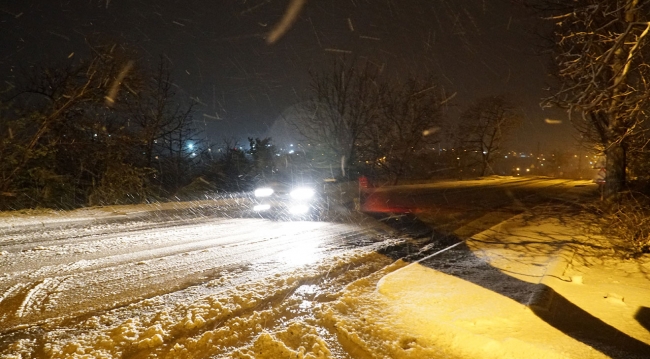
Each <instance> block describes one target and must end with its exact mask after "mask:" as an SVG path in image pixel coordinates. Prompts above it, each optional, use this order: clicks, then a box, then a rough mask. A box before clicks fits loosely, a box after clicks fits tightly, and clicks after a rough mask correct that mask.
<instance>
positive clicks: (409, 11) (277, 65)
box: [0, 0, 573, 150]
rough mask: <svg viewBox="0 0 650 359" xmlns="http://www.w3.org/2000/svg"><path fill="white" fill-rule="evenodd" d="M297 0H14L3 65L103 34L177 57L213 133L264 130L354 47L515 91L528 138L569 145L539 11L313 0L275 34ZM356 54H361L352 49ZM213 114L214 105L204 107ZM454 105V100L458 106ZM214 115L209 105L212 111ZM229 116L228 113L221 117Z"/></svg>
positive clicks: (455, 88) (3, 37) (5, 71)
mask: <svg viewBox="0 0 650 359" xmlns="http://www.w3.org/2000/svg"><path fill="white" fill-rule="evenodd" d="M288 3H289V0H230V1H227V0H182V1H178V0H110V1H107V0H68V1H62V0H31V1H30V0H3V1H2V2H1V3H0V49H2V51H1V52H0V76H2V77H4V79H3V80H7V81H9V82H11V81H12V78H11V76H12V74H13V73H15V70H14V68H15V67H20V66H27V65H29V64H30V63H34V62H42V61H50V62H64V61H67V60H66V59H67V57H68V55H69V54H70V53H72V52H74V53H75V54H81V53H83V52H84V51H87V45H86V44H85V41H84V39H85V38H86V37H94V36H97V35H98V34H101V35H102V36H108V37H110V38H112V39H118V40H120V41H123V42H124V43H127V44H129V45H130V46H132V47H135V48H136V49H137V51H138V52H139V53H140V55H141V56H142V58H143V59H144V60H146V61H151V62H152V63H155V62H156V61H157V58H158V56H159V54H161V53H162V54H164V55H165V56H166V57H167V58H168V59H170V60H171V62H172V65H173V69H174V78H175V82H176V83H177V84H178V86H179V88H180V90H181V91H179V93H180V95H182V96H186V97H192V98H198V99H199V100H200V101H201V103H202V104H201V105H200V106H199V108H198V111H197V116H196V118H197V120H200V121H201V122H202V123H205V125H206V126H207V127H206V128H207V133H208V134H209V135H210V137H211V139H212V140H214V141H219V140H220V139H221V138H224V137H229V136H233V135H234V136H237V137H245V136H249V135H257V136H263V135H265V134H266V131H267V130H268V129H269V128H270V127H271V126H272V125H273V123H274V121H275V119H276V118H277V117H278V115H279V114H280V113H282V111H283V110H285V109H286V108H288V107H289V106H291V105H292V104H295V103H296V102H297V101H298V100H299V96H300V95H301V94H302V93H303V92H304V89H305V87H306V84H307V82H308V71H309V70H310V69H315V70H317V69H319V68H322V66H323V65H324V64H325V63H326V62H327V61H328V60H331V58H332V57H334V56H341V53H340V52H336V51H333V50H344V51H349V52H351V55H352V56H358V57H361V58H367V59H369V60H370V61H373V62H374V63H377V64H379V65H383V66H384V68H385V69H386V70H387V71H389V73H391V74H397V75H399V74H406V73H407V72H415V73H425V72H428V73H433V74H434V75H436V76H437V78H438V79H439V82H440V83H441V84H442V85H443V86H445V88H447V89H448V91H449V92H457V96H456V98H455V102H456V104H458V105H459V106H462V105H464V104H466V103H467V102H469V101H471V100H472V99H474V98H476V97H479V96H486V95H496V94H502V93H506V94H509V95H511V97H512V98H513V99H514V100H515V101H516V102H517V103H518V104H520V105H521V106H522V108H523V110H524V111H525V114H526V120H525V123H524V125H523V127H522V129H521V131H520V132H519V133H518V135H517V148H520V149H522V150H535V149H536V148H537V144H538V143H540V144H541V148H542V149H543V150H552V149H554V148H558V147H566V145H564V144H565V143H570V142H572V141H573V139H572V135H573V130H572V127H571V126H570V124H568V122H567V121H566V120H564V121H563V123H562V124H559V125H557V124H556V125H549V124H547V123H545V122H544V119H545V118H553V119H560V120H563V119H564V117H566V116H565V115H564V113H563V112H560V111H549V110H542V109H541V108H540V107H539V102H540V99H541V98H542V97H544V96H545V94H546V93H545V92H544V91H543V88H544V87H545V79H546V78H545V74H544V73H545V69H544V64H545V61H547V60H546V59H545V58H544V57H541V56H538V55H536V53H538V51H539V48H538V47H537V46H538V43H539V40H538V38H536V37H535V36H534V35H532V34H531V32H530V30H532V28H533V27H534V26H536V25H537V24H538V21H539V20H537V18H536V17H535V16H533V15H529V14H526V12H525V11H524V10H523V9H521V8H520V7H519V6H518V5H513V2H512V1H510V0H483V1H478V0H400V1H398V0H308V1H307V3H306V5H305V6H304V8H303V9H302V11H301V13H300V16H299V18H298V20H297V21H296V22H295V23H294V25H293V26H292V27H291V29H290V30H289V31H288V32H287V33H286V34H285V36H284V37H282V38H281V39H280V40H279V41H278V42H276V43H275V44H273V45H268V44H267V43H266V42H265V40H264V37H265V36H266V33H267V32H268V31H269V30H270V29H271V28H272V27H273V25H274V24H275V23H276V22H277V21H279V20H280V18H281V17H282V15H283V13H284V11H285V9H286V7H287V5H288ZM348 56H350V55H348ZM204 114H205V115H204ZM450 114H454V112H453V111H452V112H450ZM208 116H209V117H208ZM213 117H218V118H219V119H218V120H215V119H213Z"/></svg>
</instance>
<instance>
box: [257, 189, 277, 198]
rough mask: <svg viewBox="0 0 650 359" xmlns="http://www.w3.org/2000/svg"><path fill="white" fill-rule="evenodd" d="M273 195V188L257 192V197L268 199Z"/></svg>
mask: <svg viewBox="0 0 650 359" xmlns="http://www.w3.org/2000/svg"><path fill="white" fill-rule="evenodd" d="M272 194H273V188H268V187H262V188H258V189H256V190H255V197H268V196H270V195H272Z"/></svg>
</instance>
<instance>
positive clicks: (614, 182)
mask: <svg viewBox="0 0 650 359" xmlns="http://www.w3.org/2000/svg"><path fill="white" fill-rule="evenodd" d="M605 155H606V157H607V164H606V166H605V170H606V171H607V176H606V180H605V181H606V182H605V188H604V190H605V192H604V197H605V198H606V199H609V200H616V198H617V195H618V194H619V193H620V192H621V191H622V190H623V188H624V187H625V180H626V179H625V168H626V166H627V164H626V156H625V155H626V154H625V146H624V145H623V144H621V143H618V142H616V143H612V144H610V145H609V147H608V148H607V149H606V150H605Z"/></svg>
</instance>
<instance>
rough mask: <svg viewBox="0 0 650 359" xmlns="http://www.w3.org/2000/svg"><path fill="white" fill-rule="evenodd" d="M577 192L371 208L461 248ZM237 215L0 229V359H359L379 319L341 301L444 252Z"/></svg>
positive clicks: (366, 229) (523, 184)
mask: <svg viewBox="0 0 650 359" xmlns="http://www.w3.org/2000/svg"><path fill="white" fill-rule="evenodd" d="M585 185H586V184H585V183H582V182H570V181H564V180H547V179H533V180H521V179H489V180H482V181H475V182H471V181H465V182H450V183H445V184H436V185H427V184H425V185H418V186H403V188H400V187H396V188H394V189H391V190H390V191H378V192H377V193H378V194H379V196H381V197H378V198H382V201H383V202H384V203H397V204H399V206H400V207H404V206H406V205H408V206H410V207H413V209H414V211H415V212H416V213H418V218H421V219H424V220H426V221H428V223H427V225H428V226H432V227H438V226H439V225H440V226H443V227H444V225H447V227H450V228H453V229H454V230H456V229H457V228H458V230H456V232H455V233H463V236H470V235H473V234H475V233H478V232H480V231H483V230H485V229H487V228H489V227H491V226H493V225H495V224H496V223H498V222H500V221H503V220H506V219H507V218H510V217H512V216H513V215H514V214H516V213H520V212H521V207H522V205H529V204H528V203H529V202H530V203H532V204H535V203H540V202H544V201H547V200H548V199H549V198H556V197H557V196H558V195H559V194H564V193H569V192H567V191H569V190H570V189H573V190H575V189H578V190H580V189H582V188H587V187H583V186H585ZM410 187H413V188H410ZM405 190H408V191H409V192H405ZM400 192H404V193H400ZM566 198H569V197H566ZM450 199H453V201H449V200H450ZM238 201H240V199H238V198H231V199H228V200H221V201H210V200H208V201H201V202H196V203H175V204H165V205H162V204H156V205H148V206H124V207H119V208H118V207H111V208H95V209H93V208H90V209H82V210H78V211H73V212H63V213H59V212H53V213H38V214H33V213H30V212H27V213H11V214H8V215H4V214H3V215H0V268H2V272H0V358H2V359H5V358H6V359H15V358H21V359H23V358H249V359H250V358H288V357H300V358H350V357H352V358H357V357H358V358H365V357H367V356H368V353H369V352H372V350H370V348H371V347H372V348H380V347H381V348H383V346H381V345H379V342H376V341H370V342H368V341H367V340H366V341H365V342H364V341H363V340H362V339H360V338H361V337H360V335H361V334H359V333H362V332H363V333H365V334H367V335H369V338H370V337H373V338H375V337H376V338H380V339H374V340H379V341H383V340H385V339H386V338H390V335H391V334H390V333H392V331H390V330H387V328H390V327H391V326H392V325H393V324H392V322H389V321H385V320H384V319H385V318H384V317H386V318H389V317H390V316H386V315H385V314H387V313H381V312H380V310H379V309H377V310H379V312H378V313H375V314H374V316H373V318H369V317H366V316H365V314H363V313H365V312H363V311H359V310H358V308H359V303H358V299H357V298H356V297H355V294H354V293H355V292H354V290H351V289H350V288H352V289H354V288H363V290H364V291H365V292H367V293H371V294H372V293H375V288H376V285H377V282H378V281H379V280H380V279H381V278H382V276H384V275H385V274H387V273H390V272H391V271H393V270H396V269H397V268H399V267H400V266H402V265H403V263H405V262H403V261H398V262H395V259H397V258H402V257H405V256H409V257H410V258H415V257H414V256H413V255H414V254H417V253H419V254H420V255H422V254H424V252H422V251H423V250H424V248H427V249H426V251H429V252H431V251H434V250H437V249H436V248H437V246H439V245H444V243H445V241H444V237H445V236H444V235H443V236H442V237H441V238H442V239H443V240H442V241H440V243H438V242H437V239H435V238H434V237H435V236H434V237H432V236H430V235H424V236H422V237H417V236H415V237H404V236H403V235H400V234H399V233H400V232H395V231H393V230H391V229H390V228H389V227H387V226H385V225H384V224H383V223H389V222H391V220H390V219H391V218H393V217H388V218H386V219H387V220H383V219H382V221H375V220H372V219H370V218H369V217H367V216H365V215H362V214H359V213H354V212H348V213H347V214H346V215H345V216H339V217H345V220H344V221H343V222H339V223H330V222H311V221H271V220H265V219H259V218H237V216H236V215H235V214H236V213H237V208H242V206H241V203H238ZM399 201H401V202H399ZM165 206H171V208H166V207H165ZM460 214H462V215H460ZM394 218H395V220H396V221H402V220H406V219H408V218H410V217H407V216H394ZM414 219H417V218H414ZM445 221H446V222H445ZM405 223H407V224H409V225H412V224H414V223H412V224H411V223H410V222H408V221H406V222H405ZM420 224H421V225H423V226H424V227H427V226H425V225H424V224H422V223H421V222H420ZM397 227H399V226H397ZM460 227H462V228H460ZM436 230H437V229H436ZM408 232H409V231H407V232H403V233H408ZM425 232H426V231H425ZM425 232H423V233H425ZM431 239H434V242H430V240H431ZM434 244H435V245H434ZM432 245H433V246H432ZM400 263H401V264H400ZM365 292H364V293H365ZM346 293H347V295H346ZM351 293H352V294H351ZM355 313H356V314H355ZM348 314H349V315H352V317H354V319H349V318H348ZM352 317H351V318H352ZM371 319H372V320H371ZM371 322H373V323H375V325H374V326H368V327H367V328H366V324H369V323H371ZM382 328H383V329H382ZM365 334H364V335H365ZM381 338H383V339H381ZM366 339H367V338H366ZM386 340H387V339H386ZM407 342H408V340H407ZM368 343H374V344H368ZM391 343H392V342H391ZM391 343H389V344H390V345H389V346H391V347H395V348H398V349H399V348H402V349H400V350H406V349H408V348H410V346H409V345H406V346H405V344H404V345H403V344H402V343H401V342H395V343H392V344H391ZM409 343H410V342H409ZM387 345H388V344H387ZM364 348H365V349H364ZM369 350H370V351H369ZM377 350H379V349H377ZM379 351H380V352H381V350H379ZM407 352H408V350H407ZM405 353H406V352H405ZM409 353H410V352H409ZM406 354H408V353H406ZM411 354H413V355H415V356H413V355H412V356H411V357H417V355H416V354H417V353H415V352H413V353H411ZM406 357H409V356H408V355H407V356H406Z"/></svg>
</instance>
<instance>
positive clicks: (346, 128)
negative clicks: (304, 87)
mask: <svg viewBox="0 0 650 359" xmlns="http://www.w3.org/2000/svg"><path fill="white" fill-rule="evenodd" d="M378 77H379V71H378V70H377V69H376V68H374V67H373V66H372V65H371V64H365V65H363V66H362V65H359V64H358V63H356V62H354V61H345V60H340V61H337V62H335V63H334V64H333V65H332V66H331V68H330V69H328V70H325V71H323V72H319V73H312V74H311V86H310V93H309V98H308V101H306V103H307V105H306V106H305V108H304V110H303V115H302V116H300V118H299V119H298V120H297V121H294V125H295V127H296V128H297V130H298V132H299V133H300V134H301V135H302V137H304V139H305V140H306V142H308V143H311V144H315V145H318V146H322V147H324V148H325V151H324V152H329V153H331V154H332V155H333V157H334V158H331V159H330V161H332V162H334V161H340V163H341V171H340V175H341V176H342V177H346V176H347V175H348V167H349V166H351V165H354V164H355V163H356V161H357V145H358V142H359V138H360V137H361V135H362V133H363V131H364V130H365V129H366V127H367V126H368V123H369V122H370V121H371V120H372V119H373V118H374V117H375V116H377V114H378V110H379V108H378V103H379V102H378V99H379V89H378V86H377V79H378Z"/></svg>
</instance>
